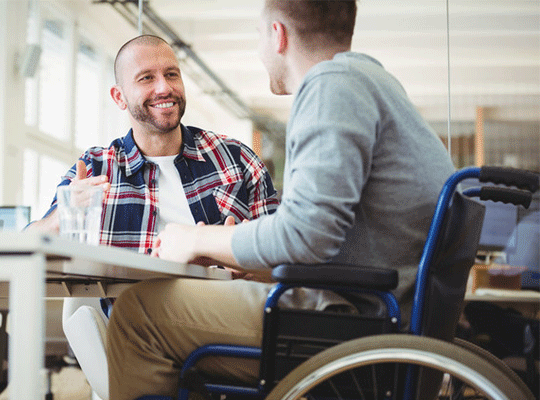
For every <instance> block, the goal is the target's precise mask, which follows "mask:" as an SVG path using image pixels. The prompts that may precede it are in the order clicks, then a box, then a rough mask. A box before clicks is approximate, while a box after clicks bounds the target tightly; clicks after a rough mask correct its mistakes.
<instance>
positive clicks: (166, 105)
mask: <svg viewBox="0 0 540 400" xmlns="http://www.w3.org/2000/svg"><path fill="white" fill-rule="evenodd" d="M173 105H174V103H173V102H170V103H161V104H156V105H155V106H154V107H156V108H169V107H172V106H173Z"/></svg>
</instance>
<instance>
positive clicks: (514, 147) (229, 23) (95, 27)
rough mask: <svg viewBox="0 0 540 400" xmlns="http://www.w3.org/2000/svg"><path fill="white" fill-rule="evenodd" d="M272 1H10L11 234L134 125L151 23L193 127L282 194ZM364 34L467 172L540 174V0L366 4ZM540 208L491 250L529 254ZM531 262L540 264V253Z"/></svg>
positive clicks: (0, 91)
mask: <svg viewBox="0 0 540 400" xmlns="http://www.w3.org/2000/svg"><path fill="white" fill-rule="evenodd" d="M262 4H263V1H262V0H228V1H225V0H147V1H142V0H141V1H139V0H134V1H128V0H117V1H115V0H47V1H45V0H43V1H42V0H0V205H1V207H0V222H1V223H0V225H2V226H1V227H0V229H12V230H13V229H15V230H19V229H22V227H24V225H25V224H26V223H27V222H28V221H29V220H31V219H38V218H41V217H42V216H43V214H44V212H45V211H46V210H47V209H48V208H49V204H50V202H51V200H52V197H53V195H54V191H55V187H56V185H57V184H58V183H59V182H60V179H61V176H62V175H63V174H64V173H65V172H66V170H67V169H68V168H69V167H70V166H71V165H73V164H74V162H75V160H76V159H77V158H78V157H79V156H80V155H81V153H82V152H83V151H84V150H85V149H86V148H88V147H90V146H94V145H100V146H107V145H108V144H109V143H110V142H111V141H112V140H113V139H114V138H117V137H121V136H124V135H125V134H126V133H127V130H128V129H129V124H128V119H127V115H126V114H125V113H124V112H121V111H120V110H119V109H118V108H117V107H116V105H115V104H114V102H113V101H112V99H111V97H110V94H109V89H110V87H111V85H113V84H114V76H113V61H114V57H115V55H116V52H117V51H118V49H119V48H120V46H121V45H122V44H123V43H125V42H126V41H127V40H129V39H131V38H132V37H134V36H137V35H138V34H139V33H141V32H143V33H151V34H156V35H159V36H161V37H163V38H164V39H166V40H167V41H168V42H169V43H171V44H172V45H173V46H174V48H175V50H176V51H177V55H178V58H179V59H180V62H181V69H182V72H183V77H184V82H185V85H186V94H187V102H188V105H187V111H186V114H185V116H184V118H183V121H182V122H183V123H184V124H185V125H195V126H199V127H201V128H204V129H209V130H213V131H215V132H218V133H222V134H226V135H229V136H232V137H235V138H237V139H240V140H242V141H243V142H245V143H246V144H248V145H249V146H251V147H252V148H253V149H254V150H255V151H256V152H257V153H258V154H259V155H260V156H261V158H262V159H263V160H264V161H265V162H266V163H267V165H268V166H269V167H270V169H271V171H272V173H273V178H274V182H275V184H276V186H277V188H278V189H279V190H281V185H282V171H283V163H284V143H285V127H286V122H287V119H288V115H289V110H290V106H291V104H292V100H293V99H292V97H291V96H286V97H277V96H274V95H272V94H271V93H270V90H269V88H268V78H267V75H266V72H265V70H264V68H263V65H262V63H261V62H260V61H259V59H258V54H257V44H258V32H257V22H258V17H259V14H260V11H261V8H262ZM356 31H357V32H356V34H355V37H354V41H353V50H354V51H359V52H363V53H367V54H369V55H371V56H373V57H375V58H377V59H378V60H379V61H380V62H381V63H382V64H383V65H384V67H385V68H386V69H387V70H388V71H389V72H391V73H392V74H394V75H395V76H396V77H397V78H398V79H399V80H400V81H401V83H402V84H403V86H404V88H405V90H406V91H407V93H408V94H409V96H410V98H411V99H412V101H413V103H414V104H415V105H416V107H417V108H418V110H419V111H420V113H421V114H422V115H423V116H424V118H425V119H426V120H427V121H428V122H429V124H430V125H431V126H432V127H433V129H434V130H435V131H436V132H437V134H438V135H439V136H440V138H441V140H442V141H443V142H444V144H445V145H446V146H447V148H448V151H449V152H450V154H451V156H452V159H453V161H454V164H455V166H456V168H461V167H464V166H470V165H476V166H481V165H501V166H511V167H519V168H526V169H531V170H536V171H538V170H540V156H539V154H540V151H539V150H540V148H539V147H540V2H539V1H538V0H514V1H508V0H475V1H468V0H409V1H393V0H361V1H360V2H359V9H358V17H357V24H356ZM538 207H539V206H538V196H536V198H535V202H533V206H532V208H531V210H530V211H529V212H527V213H523V212H520V214H518V215H516V214H513V215H512V216H511V217H510V219H509V221H510V222H509V226H508V229H506V231H507V234H506V236H505V237H503V238H502V239H501V238H496V239H497V241H498V242H495V240H493V241H491V242H489V243H487V245H488V246H491V247H492V248H497V249H499V248H500V249H502V250H504V248H505V246H506V243H507V241H508V240H510V239H511V240H510V242H511V243H512V244H511V245H512V246H513V247H512V249H514V250H513V251H514V253H512V252H511V251H509V252H508V253H509V254H510V255H511V254H521V253H520V252H518V251H517V250H515V248H516V240H518V242H519V243H523V242H526V241H527V240H529V239H530V238H531V234H530V233H526V232H529V231H525V230H523V229H522V232H521V233H519V232H518V231H516V227H517V226H518V222H519V221H526V220H530V218H529V217H530V215H533V216H534V218H536V220H535V222H533V223H532V224H529V225H531V227H532V228H531V229H532V232H533V235H534V233H535V232H536V243H537V242H538V219H539V217H538V215H539V211H538ZM4 222H5V223H4ZM525 226H528V225H526V224H525ZM516 232H518V233H516ZM524 232H525V233H524ZM509 238H510V239H509ZM512 238H513V239H512ZM522 238H525V239H522ZM512 240H513V242H512ZM495 245H496V246H497V247H494V246H495ZM500 249H499V250H500ZM536 250H538V245H536ZM536 254H538V252H536ZM516 262H517V263H522V262H523V261H521V260H520V261H516ZM520 265H521V264H520ZM530 267H531V268H535V269H538V256H537V255H536V266H534V265H530ZM536 285H537V284H536ZM61 304H62V303H61V301H55V300H48V301H47V310H48V311H47V312H48V316H53V317H54V316H55V315H56V317H57V318H59V316H60V314H61ZM52 319H53V322H54V318H52ZM47 345H48V349H49V350H48V353H47V354H50V353H51V350H50V349H51V348H55V347H56V348H57V349H58V350H56V353H57V354H61V355H62V354H65V353H66V343H65V339H64V337H63V333H62V331H61V327H60V323H59V320H57V321H56V323H48V325H47ZM52 353H54V352H52ZM67 381H73V379H71V378H67ZM65 382H66V381H59V382H57V383H56V385H57V387H63V388H64V396H65V397H64V398H70V399H76V398H85V399H86V398H88V396H89V388H88V386H87V385H86V386H85V385H84V382H83V383H82V384H81V385H82V386H80V385H79V387H77V388H76V391H77V393H81V394H80V396H81V397H77V396H78V395H75V394H73V393H72V394H65V388H66V383H65ZM81 388H82V389H81ZM59 396H61V394H59ZM57 398H58V399H60V398H61V397H57Z"/></svg>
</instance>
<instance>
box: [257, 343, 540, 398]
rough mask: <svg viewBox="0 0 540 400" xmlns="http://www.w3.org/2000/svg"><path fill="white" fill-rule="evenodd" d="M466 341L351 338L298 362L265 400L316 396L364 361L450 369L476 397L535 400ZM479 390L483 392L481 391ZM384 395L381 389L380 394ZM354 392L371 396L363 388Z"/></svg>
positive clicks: (397, 394) (364, 364)
mask: <svg viewBox="0 0 540 400" xmlns="http://www.w3.org/2000/svg"><path fill="white" fill-rule="evenodd" d="M466 346H467V345H461V346H460V345H456V344H453V343H448V342H444V341H441V340H437V339H432V338H427V337H419V336H414V335H401V334H390V335H378V336H370V337H364V338H360V339H355V340H351V341H348V342H344V343H341V344H340V345H337V346H334V347H331V348H329V349H327V350H325V351H323V352H321V353H319V354H317V355H315V356H314V357H312V358H311V359H309V360H308V361H306V362H304V363H303V364H301V365H299V366H298V367H297V368H296V369H294V370H293V371H292V372H291V373H290V374H289V375H287V376H286V377H285V378H284V379H283V380H282V381H281V382H280V383H279V384H278V385H276V387H275V388H274V389H273V390H272V391H271V392H270V394H269V395H268V396H267V397H266V400H293V399H294V400H299V399H312V398H316V397H315V396H312V395H310V394H309V391H310V390H311V389H313V388H315V387H317V386H318V385H320V384H321V383H323V382H330V381H331V379H332V378H334V379H335V378H336V377H337V375H338V374H341V373H346V374H350V373H352V371H353V370H355V371H357V369H358V368H360V367H368V368H371V369H373V368H374V366H376V365H387V364H388V365H394V364H396V365H397V364H400V365H401V364H409V365H417V366H423V367H428V368H433V369H434V370H436V371H440V372H442V373H447V374H449V375H450V376H451V377H453V378H454V379H457V380H459V381H460V382H464V383H465V384H466V385H467V388H468V389H470V390H473V389H474V390H476V392H475V395H474V397H472V398H474V399H478V398H480V399H482V398H483V399H493V400H535V399H534V396H532V395H531V393H530V391H528V390H526V388H524V387H523V385H522V382H521V381H520V382H517V381H516V380H515V377H514V376H512V375H511V374H508V373H507V372H508V371H506V369H505V368H501V366H500V365H498V363H497V364H494V363H493V361H490V359H489V358H484V357H482V356H481V355H480V352H477V351H475V350H472V351H471V350H469V349H467V348H466ZM330 384H332V382H330ZM319 387H320V386H319ZM329 387H330V386H329ZM332 387H333V386H332ZM478 393H481V396H480V397H479V396H478ZM379 395H380V393H379V394H378V395H377V396H379ZM383 395H384V394H383ZM325 396H326V397H325V398H331V397H328V396H327V395H325ZM389 396H390V397H384V398H399V399H401V398H402V397H403V393H402V392H399V389H397V390H395V391H394V392H393V393H390V394H389ZM392 396H394V397H392ZM430 397H431V396H430ZM336 398H339V397H337V396H336ZM343 398H352V397H351V396H348V397H343ZM354 398H356V399H364V398H365V399H369V398H370V397H365V394H359V395H356V396H354ZM377 398H381V397H377ZM419 398H421V399H422V400H424V398H425V396H422V395H420V396H419ZM458 398H468V397H458Z"/></svg>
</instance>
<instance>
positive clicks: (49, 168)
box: [23, 149, 71, 220]
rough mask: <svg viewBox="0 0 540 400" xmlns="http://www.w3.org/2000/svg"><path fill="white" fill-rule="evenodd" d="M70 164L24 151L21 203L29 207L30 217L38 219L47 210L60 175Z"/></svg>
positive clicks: (29, 150)
mask: <svg viewBox="0 0 540 400" xmlns="http://www.w3.org/2000/svg"><path fill="white" fill-rule="evenodd" d="M70 166H71V165H68V164H67V163H64V162H62V161H59V160H58V159H56V158H53V157H50V156H47V155H43V154H39V153H38V152H37V151H35V150H32V149H25V151H24V171H23V203H24V204H25V205H29V206H30V207H31V213H32V215H31V219H32V220H35V219H39V218H41V217H43V215H44V214H45V213H46V212H47V210H48V209H49V207H50V204H51V201H52V199H53V197H54V193H55V191H56V186H57V185H58V184H59V183H60V180H61V178H62V176H64V174H65V173H66V171H67V170H68V169H69V167H70Z"/></svg>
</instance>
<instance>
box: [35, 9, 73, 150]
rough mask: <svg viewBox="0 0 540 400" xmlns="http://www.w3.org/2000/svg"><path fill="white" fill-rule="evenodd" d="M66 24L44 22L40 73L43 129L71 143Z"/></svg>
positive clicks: (58, 21)
mask: <svg viewBox="0 0 540 400" xmlns="http://www.w3.org/2000/svg"><path fill="white" fill-rule="evenodd" d="M66 36H67V35H66V26H65V23H64V22H62V21H60V20H56V19H47V20H45V21H44V25H43V30H42V43H41V46H42V54H41V59H40V63H41V65H40V70H39V130H40V131H41V132H42V133H45V134H47V135H50V136H52V137H54V138H56V139H60V140H65V141H67V140H69V138H70V133H69V130H68V117H69V108H68V95H67V87H68V84H69V76H70V74H69V68H68V55H69V54H68V47H69V46H68V41H67V37H66Z"/></svg>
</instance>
